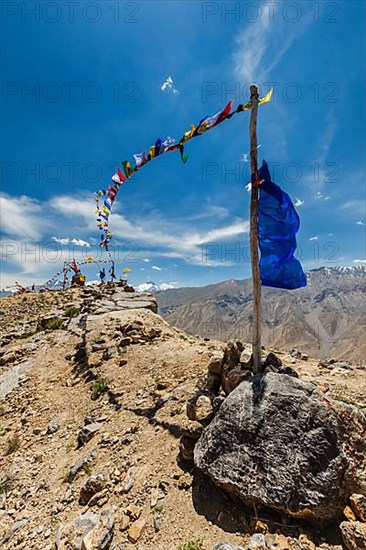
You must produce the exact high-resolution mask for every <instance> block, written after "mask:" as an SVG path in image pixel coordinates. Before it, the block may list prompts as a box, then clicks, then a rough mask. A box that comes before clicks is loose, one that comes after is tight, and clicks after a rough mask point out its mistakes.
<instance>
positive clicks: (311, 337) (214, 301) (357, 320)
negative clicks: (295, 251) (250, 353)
mask: <svg viewBox="0 0 366 550" xmlns="http://www.w3.org/2000/svg"><path fill="white" fill-rule="evenodd" d="M307 279H308V286H307V287H305V288H302V289H298V290H293V291H289V290H280V289H274V288H266V287H263V288H262V343H263V345H266V346H272V347H274V348H278V349H286V350H289V349H290V348H292V347H296V348H298V349H300V350H301V351H302V352H303V353H307V354H309V355H312V356H314V357H317V358H319V359H323V358H330V357H334V358H337V359H348V360H351V361H355V362H361V363H365V362H366V329H365V326H366V325H365V310H366V308H365V282H366V267H365V266H356V267H332V268H328V267H321V268H318V269H314V270H311V271H309V272H308V273H307ZM156 297H157V301H158V304H159V313H160V314H161V315H162V316H163V317H164V318H165V319H166V320H167V321H168V322H169V323H170V324H172V325H175V326H176V327H178V328H180V329H182V330H185V331H187V332H189V333H191V334H198V335H200V336H203V337H208V338H214V339H218V340H222V341H228V340H230V339H240V340H242V341H246V342H250V340H251V326H252V285H251V280H250V279H247V280H233V279H231V280H228V281H224V282H221V283H217V284H211V285H208V286H204V287H194V288H178V289H169V290H165V291H163V292H158V293H157V294H156Z"/></svg>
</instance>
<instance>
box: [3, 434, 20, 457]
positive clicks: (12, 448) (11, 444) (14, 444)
mask: <svg viewBox="0 0 366 550" xmlns="http://www.w3.org/2000/svg"><path fill="white" fill-rule="evenodd" d="M19 448H20V438H19V436H18V435H13V437H11V438H10V439H9V441H8V448H7V449H6V452H5V454H6V455H10V454H12V453H15V452H16V451H17V450H18V449H19Z"/></svg>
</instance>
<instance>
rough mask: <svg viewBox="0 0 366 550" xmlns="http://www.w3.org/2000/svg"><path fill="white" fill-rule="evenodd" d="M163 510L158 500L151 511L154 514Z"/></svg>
mask: <svg viewBox="0 0 366 550" xmlns="http://www.w3.org/2000/svg"><path fill="white" fill-rule="evenodd" d="M163 511H164V506H163V504H161V503H160V502H158V503H157V504H155V506H154V508H153V512H154V514H161V512H163Z"/></svg>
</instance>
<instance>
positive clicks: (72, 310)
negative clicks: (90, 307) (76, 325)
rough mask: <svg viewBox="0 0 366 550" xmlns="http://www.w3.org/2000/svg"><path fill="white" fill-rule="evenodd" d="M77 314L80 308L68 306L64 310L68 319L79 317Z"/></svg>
mask: <svg viewBox="0 0 366 550" xmlns="http://www.w3.org/2000/svg"><path fill="white" fill-rule="evenodd" d="M79 312H80V308H78V307H74V306H70V307H67V308H66V309H65V316H66V317H70V319H71V318H72V317H76V316H77V315H79Z"/></svg>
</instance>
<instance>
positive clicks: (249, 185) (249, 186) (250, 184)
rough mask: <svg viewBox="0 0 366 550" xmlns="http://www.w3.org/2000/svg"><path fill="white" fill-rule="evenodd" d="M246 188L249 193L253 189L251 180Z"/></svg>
mask: <svg viewBox="0 0 366 550" xmlns="http://www.w3.org/2000/svg"><path fill="white" fill-rule="evenodd" d="M245 189H246V190H247V191H248V193H250V192H251V190H252V183H251V182H249V183H248V184H247V185H246V186H245Z"/></svg>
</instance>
